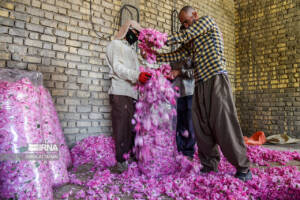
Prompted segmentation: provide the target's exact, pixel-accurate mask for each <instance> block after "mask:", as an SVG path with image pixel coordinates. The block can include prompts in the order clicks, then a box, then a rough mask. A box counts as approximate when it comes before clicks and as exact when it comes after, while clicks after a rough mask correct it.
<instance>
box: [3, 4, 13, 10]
mask: <svg viewBox="0 0 300 200" xmlns="http://www.w3.org/2000/svg"><path fill="white" fill-rule="evenodd" d="M0 6H1V7H2V8H6V9H9V10H13V9H14V7H15V6H14V4H12V3H8V2H0Z"/></svg>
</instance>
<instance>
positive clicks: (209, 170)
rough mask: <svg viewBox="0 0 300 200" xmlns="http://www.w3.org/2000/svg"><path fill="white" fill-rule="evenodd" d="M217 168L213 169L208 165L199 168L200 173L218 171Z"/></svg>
mask: <svg viewBox="0 0 300 200" xmlns="http://www.w3.org/2000/svg"><path fill="white" fill-rule="evenodd" d="M218 171H219V170H217V169H216V170H214V169H212V168H209V167H202V169H201V170H200V172H201V173H210V172H218Z"/></svg>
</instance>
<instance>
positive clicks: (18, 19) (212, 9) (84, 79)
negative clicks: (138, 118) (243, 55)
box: [0, 0, 235, 145]
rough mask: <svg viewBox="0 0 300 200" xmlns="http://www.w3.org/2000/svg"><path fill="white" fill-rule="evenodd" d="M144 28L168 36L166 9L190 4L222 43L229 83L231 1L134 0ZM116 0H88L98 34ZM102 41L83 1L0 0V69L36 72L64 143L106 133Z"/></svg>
mask: <svg viewBox="0 0 300 200" xmlns="http://www.w3.org/2000/svg"><path fill="white" fill-rule="evenodd" d="M126 2H127V1H126ZM135 2H137V3H138V5H139V10H140V21H141V24H142V26H144V27H152V28H157V29H158V30H160V31H165V32H168V33H170V31H171V11H172V9H173V6H174V5H176V8H177V9H178V10H179V9H180V8H181V7H183V6H184V5H188V4H192V5H193V6H195V7H196V8H197V10H198V11H199V14H200V15H207V14H208V15H211V16H212V17H214V18H215V19H216V21H217V23H218V24H219V26H220V28H221V30H222V32H223V36H224V41H225V54H226V58H227V61H228V62H227V69H228V70H229V73H230V78H231V80H232V82H234V76H233V75H234V73H235V46H234V37H235V36H234V2H233V0H203V1H198V0H193V1H187V0H185V1H177V3H175V4H174V2H176V1H173V0H147V1H146V0H140V1H138V0H135ZM123 3H124V2H123V1H121V0H92V9H93V11H94V12H93V22H94V24H95V29H96V30H99V31H100V32H99V34H101V33H104V34H108V35H111V34H113V32H114V29H113V28H114V27H115V26H114V24H115V22H116V18H115V16H116V15H117V14H118V12H119V10H120V8H121V5H122V4H123ZM107 44H108V40H107V39H99V38H98V37H97V36H96V34H95V33H94V31H93V30H92V26H91V23H90V22H89V1H86V0H14V1H12V0H11V1H9V0H7V1H4V0H1V1H0V67H8V68H18V69H27V70H37V71H40V72H42V73H43V75H44V85H45V86H46V87H47V88H48V89H49V90H50V91H51V94H52V96H53V100H54V102H55V105H56V109H57V111H58V113H59V118H60V120H61V125H62V127H63V130H64V133H65V136H66V138H67V142H68V144H69V145H72V144H74V143H75V142H76V141H79V140H81V139H82V138H84V137H87V136H90V135H99V134H110V133H111V120H110V109H111V108H110V105H109V100H108V94H107V90H108V88H109V85H110V81H109V78H108V67H107V65H106V62H105V46H106V45H107Z"/></svg>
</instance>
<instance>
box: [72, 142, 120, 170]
mask: <svg viewBox="0 0 300 200" xmlns="http://www.w3.org/2000/svg"><path fill="white" fill-rule="evenodd" d="M71 156H72V161H73V166H74V168H77V167H78V166H80V165H83V164H89V163H90V164H93V165H94V166H96V167H97V168H100V169H105V168H107V167H111V166H113V165H115V164H116V162H117V161H116V158H115V143H114V141H113V139H112V137H105V136H98V137H96V136H94V137H87V138H85V139H83V140H81V141H80V142H78V143H77V145H75V146H74V147H73V148H72V149H71Z"/></svg>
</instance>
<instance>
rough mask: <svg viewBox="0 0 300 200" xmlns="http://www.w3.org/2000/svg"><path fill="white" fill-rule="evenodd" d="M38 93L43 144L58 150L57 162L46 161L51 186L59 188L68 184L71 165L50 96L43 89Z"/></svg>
mask: <svg viewBox="0 0 300 200" xmlns="http://www.w3.org/2000/svg"><path fill="white" fill-rule="evenodd" d="M39 92H40V103H41V113H42V116H41V123H42V124H41V126H42V133H43V136H44V141H45V144H56V145H57V147H58V149H59V152H58V155H59V157H58V160H49V161H48V162H49V169H50V172H51V179H52V180H51V181H52V184H53V186H60V185H62V184H65V183H68V182H69V176H68V172H67V164H68V163H71V156H70V152H69V150H68V147H67V146H66V144H65V138H64V137H63V134H62V132H61V127H60V124H59V121H58V118H57V114H56V110H55V107H54V104H53V102H52V98H51V95H50V93H49V91H48V90H47V89H46V88H44V87H40V88H39ZM58 135H60V137H58Z"/></svg>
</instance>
